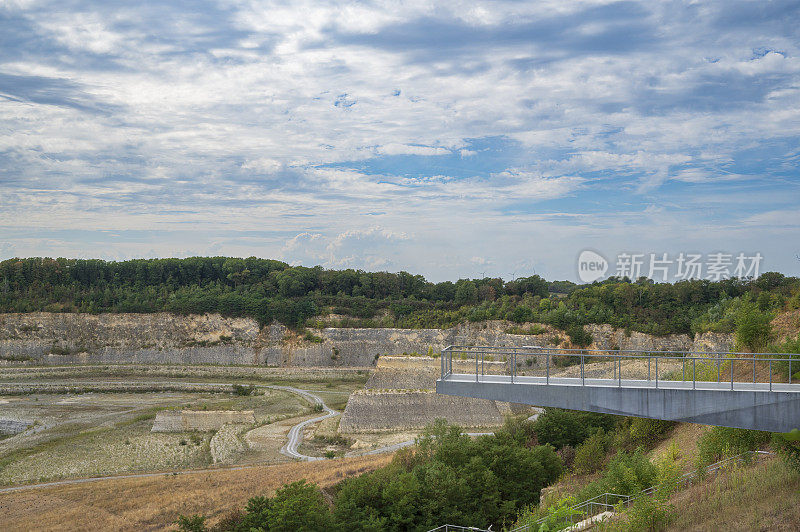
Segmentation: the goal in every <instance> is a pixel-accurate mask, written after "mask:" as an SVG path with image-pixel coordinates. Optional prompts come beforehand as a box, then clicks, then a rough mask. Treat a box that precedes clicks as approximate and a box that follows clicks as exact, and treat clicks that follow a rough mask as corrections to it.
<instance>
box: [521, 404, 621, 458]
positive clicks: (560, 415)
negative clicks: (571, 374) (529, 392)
mask: <svg viewBox="0 0 800 532" xmlns="http://www.w3.org/2000/svg"><path fill="white" fill-rule="evenodd" d="M619 419H620V418H618V417H617V416H613V415H610V414H596V413H594V412H572V411H569V410H561V409H558V408H548V409H546V410H545V412H544V414H541V415H540V416H539V418H538V419H537V420H536V421H535V422H534V423H533V425H532V429H533V431H534V432H535V434H536V437H537V439H538V442H539V443H540V444H549V445H552V446H553V447H555V448H556V449H560V448H561V447H563V446H565V445H571V446H573V447H577V446H578V444H580V443H582V442H583V440H585V439H586V438H588V437H589V436H591V435H592V434H594V433H595V432H596V431H597V429H603V430H604V431H609V430H612V429H613V428H614V427H615V426H616V425H617V423H618V422H619Z"/></svg>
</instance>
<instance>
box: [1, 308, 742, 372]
mask: <svg viewBox="0 0 800 532" xmlns="http://www.w3.org/2000/svg"><path fill="white" fill-rule="evenodd" d="M511 325H512V324H510V323H505V322H497V321H491V322H483V323H466V324H461V325H458V326H456V327H452V328H450V329H350V328H343V329H339V328H326V329H321V330H318V331H315V334H316V335H318V336H319V337H321V338H322V339H323V341H322V342H320V343H311V342H306V341H301V340H299V339H298V338H297V337H296V336H295V335H293V334H291V333H290V331H289V330H288V329H287V328H286V327H284V326H282V325H280V324H277V323H276V324H273V325H270V326H269V327H263V328H259V326H258V323H257V322H256V321H255V320H252V319H249V318H224V317H222V316H220V315H218V314H206V315H193V316H177V315H173V314H168V313H158V314H100V315H92V314H51V313H44V312H40V313H31V314H0V364H9V363H11V362H12V361H15V362H16V363H18V362H19V361H21V360H23V361H24V360H28V359H30V360H35V361H38V362H45V363H48V364H69V363H110V364H113V363H144V364H148V363H150V364H221V365H234V364H235V365H269V366H278V367H290V366H305V367H312V366H313V367H365V366H372V365H374V364H375V361H376V360H377V357H379V356H385V355H402V354H404V353H422V354H425V353H427V352H428V351H429V350H432V351H433V352H435V353H438V352H441V350H442V349H444V348H445V347H447V346H448V345H486V346H517V347H520V346H524V345H543V346H544V345H554V344H553V342H555V344H558V343H560V342H562V341H563V340H564V339H565V336H564V334H563V333H561V332H559V331H555V330H553V329H552V328H551V327H546V330H547V332H546V333H544V334H540V335H520V334H509V333H506V332H505V331H506V330H508V329H509V328H510V327H511ZM586 330H588V331H589V332H591V333H592V337H593V338H594V344H593V345H592V347H595V348H598V349H615V348H619V349H647V350H684V351H687V350H688V351H691V350H703V351H715V350H729V349H730V346H731V345H732V344H733V339H732V337H731V335H721V334H716V333H706V334H704V335H698V337H697V338H696V339H695V340H694V341H692V339H691V338H689V336H687V335H685V334H677V335H668V336H664V337H656V336H650V335H647V334H642V333H638V332H632V333H630V334H625V332H624V331H622V330H619V329H614V328H612V327H611V326H610V325H587V326H586Z"/></svg>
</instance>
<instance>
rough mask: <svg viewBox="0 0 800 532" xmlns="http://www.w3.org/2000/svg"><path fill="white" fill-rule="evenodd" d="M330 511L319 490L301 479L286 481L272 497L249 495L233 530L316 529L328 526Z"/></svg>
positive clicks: (279, 531)
mask: <svg viewBox="0 0 800 532" xmlns="http://www.w3.org/2000/svg"><path fill="white" fill-rule="evenodd" d="M332 525H333V523H332V522H331V513H330V510H328V506H327V505H326V504H325V500H324V499H323V497H322V491H320V489H319V487H318V486H317V485H315V484H309V483H308V482H306V481H305V480H300V481H298V482H293V483H292V484H286V485H284V486H283V487H282V488H281V489H279V490H278V491H277V492H276V493H275V496H274V497H271V498H267V497H253V498H252V499H250V500H249V501H248V502H247V505H246V506H245V513H244V515H243V516H242V518H241V521H240V522H239V523H237V524H236V527H235V528H234V530H235V531H237V532H239V531H241V532H248V531H250V530H253V529H255V530H264V531H269V532H290V531H292V532H293V531H303V532H316V531H318V530H329V529H330V528H331V527H332Z"/></svg>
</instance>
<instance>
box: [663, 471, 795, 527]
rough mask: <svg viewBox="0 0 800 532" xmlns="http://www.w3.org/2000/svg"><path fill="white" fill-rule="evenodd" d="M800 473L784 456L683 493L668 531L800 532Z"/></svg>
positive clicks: (725, 475)
mask: <svg viewBox="0 0 800 532" xmlns="http://www.w3.org/2000/svg"><path fill="white" fill-rule="evenodd" d="M798 493H800V474H799V473H798V472H797V470H795V469H792V468H791V467H790V466H788V465H787V464H786V462H785V461H783V460H782V459H780V458H773V459H770V460H768V461H766V462H764V463H761V464H758V465H756V466H752V467H741V468H737V469H734V470H732V471H730V472H727V473H722V474H720V475H719V476H717V477H716V478H714V479H713V480H709V481H708V482H706V483H703V484H698V485H696V486H693V487H691V488H689V489H687V490H684V491H681V492H679V493H678V494H677V495H676V496H675V497H673V499H672V500H671V501H670V502H671V503H672V504H674V505H675V507H676V508H677V509H678V510H677V512H676V514H675V515H676V516H675V519H674V520H673V522H672V523H671V524H670V527H669V530H676V531H677V530H681V531H684V530H692V531H701V530H787V531H788V530H800V505H798V504H797V501H798Z"/></svg>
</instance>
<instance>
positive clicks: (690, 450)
mask: <svg viewBox="0 0 800 532" xmlns="http://www.w3.org/2000/svg"><path fill="white" fill-rule="evenodd" d="M709 430H711V426H709V425H697V424H695V423H678V424H677V425H676V426H675V429H674V430H673V431H672V434H670V436H669V438H667V439H666V440H664V441H662V442H661V443H660V444H658V445H657V446H656V448H655V449H653V450H652V451H651V452H650V457H651V459H655V460H657V459H658V458H659V457H661V456H664V455H665V454H668V452H669V450H670V446H671V445H677V447H678V451H679V453H680V454H679V456H678V457H677V460H678V462H679V463H680V465H681V468H682V470H683V471H690V470H692V469H694V468H695V467H696V462H697V442H698V441H699V440H700V437H701V436H702V435H703V434H705V433H706V432H708V431H709Z"/></svg>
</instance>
